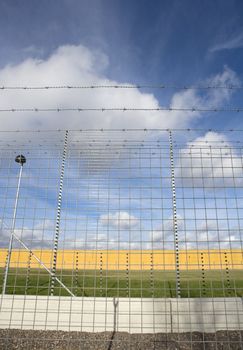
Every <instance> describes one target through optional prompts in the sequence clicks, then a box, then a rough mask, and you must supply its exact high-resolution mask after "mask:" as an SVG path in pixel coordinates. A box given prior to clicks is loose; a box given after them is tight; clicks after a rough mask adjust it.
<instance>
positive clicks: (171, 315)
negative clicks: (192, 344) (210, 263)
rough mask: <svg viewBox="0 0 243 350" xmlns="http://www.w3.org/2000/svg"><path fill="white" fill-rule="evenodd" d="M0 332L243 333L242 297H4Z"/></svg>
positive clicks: (0, 315)
mask: <svg viewBox="0 0 243 350" xmlns="http://www.w3.org/2000/svg"><path fill="white" fill-rule="evenodd" d="M0 328H18V329H42V330H64V331H83V332H103V331H114V330H115V331H120V332H129V333H160V332H162V333H164V332H165V333H171V332H176V333H177V332H192V331H199V332H216V331H218V330H243V302H242V299H241V298H188V299H184V298H183V299H176V298H173V299H170V298H163V299H151V298H144V299H140V298H130V299H129V298H93V297H91V298H87V297H84V298H83V297H74V298H71V297H56V296H53V297H47V296H29V295H28V296H24V295H5V296H0Z"/></svg>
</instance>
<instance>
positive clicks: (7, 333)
mask: <svg viewBox="0 0 243 350" xmlns="http://www.w3.org/2000/svg"><path fill="white" fill-rule="evenodd" d="M242 339H243V331H218V332H216V333H200V332H192V333H179V334H178V333H157V334H129V333H123V332H117V333H112V332H103V333H88V332H87V333H86V332H63V331H41V330H17V329H1V330H0V349H1V350H20V349H21V350H52V349H53V350H54V349H55V350H81V349H84V350H118V349H119V350H128V349H130V350H150V349H151V350H159V349H160V350H163V349H166V350H189V349H190V350H226V349H227V350H242V349H243V343H242Z"/></svg>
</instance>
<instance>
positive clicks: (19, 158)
mask: <svg viewBox="0 0 243 350" xmlns="http://www.w3.org/2000/svg"><path fill="white" fill-rule="evenodd" d="M15 162H16V163H18V164H20V169H19V177H18V185H17V192H16V197H15V204H14V213H13V220H12V227H11V234H10V239H9V245H8V251H7V257H6V267H5V272H4V279H3V289H2V294H5V293H6V286H7V279H8V272H9V267H10V260H11V254H12V248H13V239H14V230H15V223H16V214H17V207H18V200H19V189H20V183H21V178H22V172H23V165H24V163H26V159H25V157H24V156H23V155H22V154H21V155H18V156H17V157H16V158H15Z"/></svg>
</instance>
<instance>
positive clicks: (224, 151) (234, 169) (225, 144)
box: [176, 132, 243, 187]
mask: <svg viewBox="0 0 243 350" xmlns="http://www.w3.org/2000/svg"><path fill="white" fill-rule="evenodd" d="M242 166H243V158H242V156H241V155H238V154H237V152H236V149H235V148H234V147H233V146H232V144H231V143H230V141H228V139H227V137H226V136H225V135H224V134H220V133H216V132H208V133H206V134H205V135H204V136H201V137H198V138H196V139H195V140H194V141H192V142H188V143H187V147H186V148H184V149H182V150H180V153H179V161H178V163H177V165H176V177H177V181H182V182H183V184H184V185H190V186H192V185H195V186H201V187H204V186H205V187H213V186H240V185H242Z"/></svg>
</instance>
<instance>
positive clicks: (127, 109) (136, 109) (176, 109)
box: [0, 106, 243, 113]
mask: <svg viewBox="0 0 243 350" xmlns="http://www.w3.org/2000/svg"><path fill="white" fill-rule="evenodd" d="M109 111H113V112H156V111H157V112H159V111H167V112H173V111H174V112H234V113H238V112H243V107H232V108H217V107H208V108H201V107H185V108H183V107H169V106H166V107H155V108H143V107H142V108H139V107H105V108H103V107H97V108H92V107H87V108H86V107H67V108H65V107H64V108H63V107H55V108H34V107H33V108H4V109H0V113H3V112H5V113H6V112H109Z"/></svg>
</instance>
